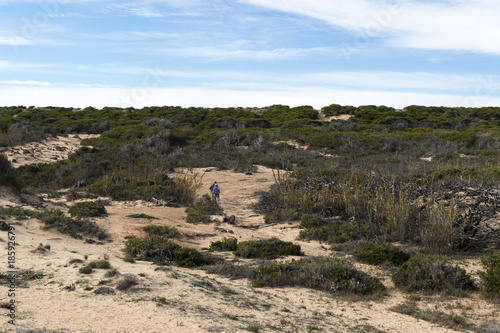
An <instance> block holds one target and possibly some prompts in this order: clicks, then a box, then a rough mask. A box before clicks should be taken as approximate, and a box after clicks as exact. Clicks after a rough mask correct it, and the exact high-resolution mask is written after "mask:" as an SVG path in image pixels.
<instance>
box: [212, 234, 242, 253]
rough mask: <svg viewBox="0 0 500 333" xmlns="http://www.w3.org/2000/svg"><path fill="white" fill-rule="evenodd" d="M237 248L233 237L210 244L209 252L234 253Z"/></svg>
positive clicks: (236, 242) (236, 241)
mask: <svg viewBox="0 0 500 333" xmlns="http://www.w3.org/2000/svg"><path fill="white" fill-rule="evenodd" d="M237 248H238V240H237V239H236V238H234V237H230V238H226V237H224V239H221V240H218V241H215V242H212V243H211V244H210V251H236V249H237Z"/></svg>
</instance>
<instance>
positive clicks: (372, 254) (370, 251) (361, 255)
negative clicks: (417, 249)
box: [354, 244, 410, 266]
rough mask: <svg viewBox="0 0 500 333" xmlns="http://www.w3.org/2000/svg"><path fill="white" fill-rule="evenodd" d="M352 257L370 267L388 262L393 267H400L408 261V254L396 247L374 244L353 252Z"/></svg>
mask: <svg viewBox="0 0 500 333" xmlns="http://www.w3.org/2000/svg"><path fill="white" fill-rule="evenodd" d="M354 257H356V259H358V260H359V261H361V262H364V263H367V264H371V265H381V264H383V263H384V262H390V263H391V264H393V265H394V266H401V265H402V264H403V263H405V262H406V261H408V260H409V259H410V254H408V253H406V252H404V251H403V250H401V249H400V248H399V247H397V246H394V247H393V246H390V245H388V244H375V245H372V246H368V247H365V248H363V249H361V250H359V251H356V252H354Z"/></svg>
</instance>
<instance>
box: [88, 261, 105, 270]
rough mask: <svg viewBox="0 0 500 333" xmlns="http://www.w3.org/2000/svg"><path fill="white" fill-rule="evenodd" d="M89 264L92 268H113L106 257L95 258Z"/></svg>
mask: <svg viewBox="0 0 500 333" xmlns="http://www.w3.org/2000/svg"><path fill="white" fill-rule="evenodd" d="M87 266H89V267H91V268H99V269H110V268H111V264H110V263H109V261H108V260H106V259H103V260H94V261H92V262H90V263H89V264H88V265H87Z"/></svg>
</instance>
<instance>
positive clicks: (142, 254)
mask: <svg viewBox="0 0 500 333" xmlns="http://www.w3.org/2000/svg"><path fill="white" fill-rule="evenodd" d="M125 250H126V251H127V252H128V253H129V254H130V255H131V256H132V257H139V258H140V259H143V260H151V261H155V262H161V263H170V262H175V263H177V265H179V266H180V267H197V266H203V265H213V264H214V263H216V262H217V259H215V258H213V257H211V256H209V255H206V254H202V253H200V252H199V251H197V250H195V249H191V248H184V247H181V246H180V245H177V244H175V243H174V242H172V241H170V240H167V239H164V238H161V237H155V238H137V237H131V238H129V239H127V241H126V243H125Z"/></svg>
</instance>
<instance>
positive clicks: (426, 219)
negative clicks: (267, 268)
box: [255, 167, 500, 254]
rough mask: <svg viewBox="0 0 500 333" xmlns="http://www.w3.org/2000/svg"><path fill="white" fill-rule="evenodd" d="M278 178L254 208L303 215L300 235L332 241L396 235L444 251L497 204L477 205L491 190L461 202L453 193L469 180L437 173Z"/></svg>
mask: <svg viewBox="0 0 500 333" xmlns="http://www.w3.org/2000/svg"><path fill="white" fill-rule="evenodd" d="M275 181H276V185H275V186H274V187H273V188H272V189H271V191H269V192H266V193H264V194H261V196H260V200H259V202H258V203H257V204H256V205H255V208H256V209H257V210H258V211H259V212H261V213H267V214H268V215H266V216H275V215H276V212H282V211H285V210H293V211H295V212H298V213H299V214H302V217H301V227H302V228H304V229H305V230H303V231H302V232H301V233H300V237H302V238H305V239H318V240H321V241H328V242H331V243H341V242H345V241H348V240H356V239H379V240H382V241H395V240H397V241H401V242H413V243H416V244H418V245H423V247H424V249H425V251H427V252H430V253H440V254H446V253H450V252H451V251H453V250H455V249H457V248H463V247H464V245H463V244H461V243H462V241H464V240H465V241H467V240H468V237H469V236H468V234H467V233H468V232H471V227H470V226H469V224H470V223H474V221H475V222H477V220H478V219H486V218H487V217H488V216H493V215H491V214H493V211H494V208H493V206H491V208H488V209H483V208H478V207H480V206H481V205H482V204H483V203H484V202H485V200H488V199H485V198H483V197H484V194H483V193H484V192H486V193H492V194H488V195H490V196H491V195H493V196H495V195H496V196H497V197H498V194H495V192H494V191H493V190H491V191H481V192H477V191H474V190H470V191H468V192H467V193H466V194H465V197H468V198H470V201H471V202H475V204H474V205H472V206H465V205H459V202H458V200H457V199H456V198H454V196H453V194H454V193H456V192H458V191H459V190H460V188H463V186H464V185H465V184H466V183H467V182H466V181H463V180H462V181H461V183H446V182H439V181H437V180H436V179H435V177H434V176H433V177H432V178H431V179H429V180H427V179H422V178H420V179H415V178H413V177H409V176H408V175H404V176H403V175H400V176H398V178H395V177H394V176H393V177H392V178H389V179H387V178H386V177H381V176H377V175H376V174H374V173H373V172H370V173H368V174H367V173H366V172H365V171H364V170H359V169H357V168H354V167H353V168H351V170H346V171H344V172H343V173H340V172H339V171H336V172H331V173H330V174H326V173H325V174H324V175H321V176H311V175H310V174H305V173H303V172H302V171H301V170H300V169H297V170H296V171H294V172H293V173H289V172H288V173H282V172H277V173H275ZM436 184H439V186H438V185H436ZM469 184H470V185H471V186H472V184H471V183H469ZM463 199H464V197H462V198H461V200H463ZM496 200H500V197H498V198H497V199H496ZM471 207H473V208H471ZM275 220H276V221H277V220H279V219H275Z"/></svg>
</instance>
